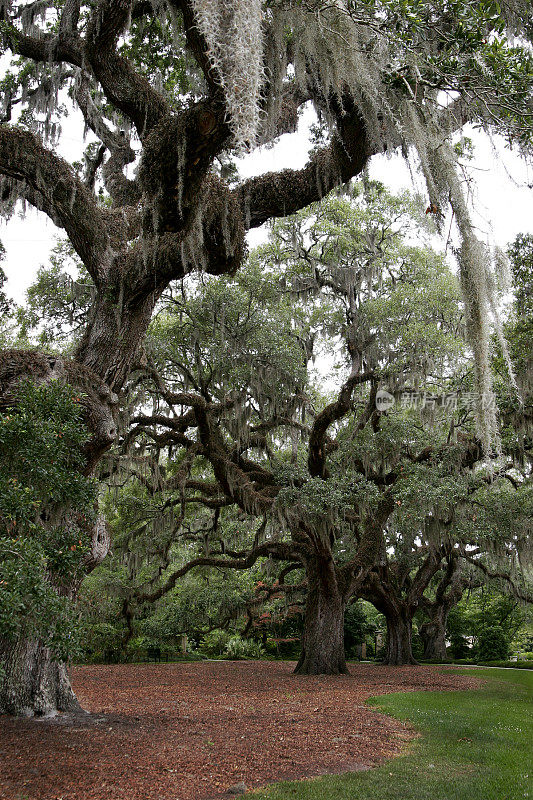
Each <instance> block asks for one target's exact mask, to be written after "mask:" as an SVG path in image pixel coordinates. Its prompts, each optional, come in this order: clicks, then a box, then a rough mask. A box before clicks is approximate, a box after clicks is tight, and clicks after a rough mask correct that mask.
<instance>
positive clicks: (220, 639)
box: [198, 628, 232, 658]
mask: <svg viewBox="0 0 533 800" xmlns="http://www.w3.org/2000/svg"><path fill="white" fill-rule="evenodd" d="M231 637H232V634H231V633H228V631H223V630H221V629H220V628H217V629H216V630H214V631H209V633H206V635H205V636H204V638H203V639H202V641H201V642H200V645H199V647H198V650H199V651H200V652H201V653H204V654H205V655H206V656H210V657H211V658H216V657H217V656H219V657H220V656H223V655H224V653H225V651H226V645H227V644H228V642H229V640H230V639H231Z"/></svg>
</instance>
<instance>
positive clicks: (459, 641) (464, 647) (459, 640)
mask: <svg viewBox="0 0 533 800" xmlns="http://www.w3.org/2000/svg"><path fill="white" fill-rule="evenodd" d="M450 653H451V655H452V656H453V658H454V659H458V658H459V659H462V658H464V659H468V656H469V655H470V654H471V650H470V647H469V646H468V642H467V640H466V638H465V637H464V636H462V635H461V634H452V636H451V638H450Z"/></svg>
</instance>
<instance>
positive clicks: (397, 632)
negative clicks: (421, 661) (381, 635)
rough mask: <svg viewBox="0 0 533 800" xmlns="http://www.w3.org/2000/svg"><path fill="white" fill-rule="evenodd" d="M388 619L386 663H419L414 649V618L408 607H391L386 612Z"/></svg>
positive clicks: (396, 664)
mask: <svg viewBox="0 0 533 800" xmlns="http://www.w3.org/2000/svg"><path fill="white" fill-rule="evenodd" d="M385 618H386V620H387V644H386V650H387V652H386V654H385V658H384V660H383V663H384V664H391V665H395V666H401V665H405V664H417V663H418V662H417V661H416V659H415V658H414V656H413V651H412V632H413V618H412V616H411V615H410V614H409V613H408V611H407V610H406V609H396V610H395V611H392V610H390V609H388V610H387V612H386V613H385Z"/></svg>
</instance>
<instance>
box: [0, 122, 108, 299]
mask: <svg viewBox="0 0 533 800" xmlns="http://www.w3.org/2000/svg"><path fill="white" fill-rule="evenodd" d="M0 173H2V174H4V175H7V176H9V177H11V178H15V179H17V180H20V181H23V182H24V183H25V184H26V185H27V186H28V187H29V188H30V190H32V191H33V192H34V193H35V196H34V200H33V202H34V204H35V205H36V206H37V207H38V208H39V209H40V210H41V211H44V213H45V214H47V215H48V216H49V217H50V218H51V219H52V220H53V222H54V223H56V224H60V225H61V227H63V228H64V229H65V231H66V233H67V235H68V237H69V239H70V241H71V242H72V245H73V246H74V248H75V250H76V252H77V253H78V255H79V256H80V258H81V259H82V261H83V263H84V264H85V266H86V267H87V270H88V271H89V273H90V275H91V277H92V278H93V280H94V282H95V284H96V285H97V286H98V284H99V282H100V278H101V276H102V273H103V270H104V269H105V268H106V267H109V266H110V253H109V237H108V233H107V227H106V224H105V217H104V216H103V214H102V213H101V211H100V209H99V208H98V206H97V204H96V201H95V199H94V196H93V195H92V193H91V192H90V191H89V190H88V189H87V188H86V187H85V185H84V184H83V182H82V181H81V180H80V179H79V178H78V177H77V176H76V175H75V174H74V172H73V171H72V168H71V167H70V165H69V164H67V162H66V161H64V160H63V159H62V158H60V157H59V156H57V155H55V153H52V152H51V151H50V150H48V149H47V148H46V147H44V146H43V144H42V142H41V141H40V139H38V138H37V136H34V134H32V133H30V132H29V131H27V130H24V129H22V128H17V127H11V126H7V125H0Z"/></svg>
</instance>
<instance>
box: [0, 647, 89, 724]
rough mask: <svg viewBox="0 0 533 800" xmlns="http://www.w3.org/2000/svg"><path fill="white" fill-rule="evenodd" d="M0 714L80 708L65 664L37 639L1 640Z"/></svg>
mask: <svg viewBox="0 0 533 800" xmlns="http://www.w3.org/2000/svg"><path fill="white" fill-rule="evenodd" d="M0 662H1V664H2V669H3V675H2V676H0V714H17V715H24V716H43V715H51V714H55V713H56V712H57V711H81V707H80V705H79V703H78V701H77V700H76V696H75V695H74V692H73V691H72V688H71V685H70V681H69V677H68V672H67V667H66V665H65V664H64V663H62V662H60V661H57V660H54V658H53V657H52V654H51V652H50V649H49V648H48V647H44V646H43V645H42V643H41V642H39V640H38V639H27V638H20V639H18V640H17V641H14V642H9V641H7V640H0Z"/></svg>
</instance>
